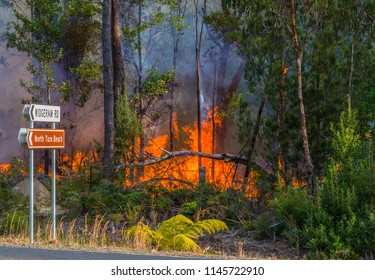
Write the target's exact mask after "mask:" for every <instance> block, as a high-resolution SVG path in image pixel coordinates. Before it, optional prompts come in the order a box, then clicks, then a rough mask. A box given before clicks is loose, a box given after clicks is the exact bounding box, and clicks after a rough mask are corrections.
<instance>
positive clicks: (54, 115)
mask: <svg viewBox="0 0 375 280" xmlns="http://www.w3.org/2000/svg"><path fill="white" fill-rule="evenodd" d="M23 114H24V116H25V117H26V118H27V119H28V120H29V121H31V122H60V106H50V105H39V104H31V105H25V106H24V107H23Z"/></svg>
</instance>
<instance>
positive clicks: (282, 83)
mask: <svg viewBox="0 0 375 280" xmlns="http://www.w3.org/2000/svg"><path fill="white" fill-rule="evenodd" d="M281 67H282V69H281V71H282V72H281V76H280V92H279V106H278V116H277V125H278V129H277V132H276V136H277V138H278V139H277V141H278V144H277V148H278V157H277V166H278V169H279V171H280V172H281V176H282V177H283V178H284V180H285V179H286V171H285V162H284V152H283V148H282V146H281V139H280V134H281V131H283V129H284V112H285V104H286V100H285V99H286V93H285V78H286V74H287V72H288V68H287V67H285V64H284V62H283V63H282V66H281Z"/></svg>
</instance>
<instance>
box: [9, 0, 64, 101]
mask: <svg viewBox="0 0 375 280" xmlns="http://www.w3.org/2000/svg"><path fill="white" fill-rule="evenodd" d="M15 7H17V6H15ZM26 8H27V9H28V10H29V11H30V14H31V15H32V16H28V15H26V14H24V13H23V12H22V11H20V10H18V9H17V8H14V9H13V12H14V15H15V18H16V20H15V21H14V22H12V24H11V29H10V32H7V34H6V36H7V47H8V48H17V49H18V50H19V51H20V52H24V53H26V54H28V55H31V56H32V57H33V58H34V59H35V60H37V61H38V62H39V64H38V65H36V64H35V63H29V65H28V71H29V72H30V73H31V74H33V75H34V76H36V77H39V78H40V79H41V80H42V81H43V83H41V84H36V83H33V82H31V83H29V84H28V83H26V82H24V81H21V86H23V87H25V88H26V90H27V91H28V92H29V93H30V94H31V95H32V99H33V100H39V101H42V102H45V103H47V102H50V98H51V96H50V94H51V93H52V92H56V90H57V85H56V83H55V80H54V77H53V71H52V68H51V64H52V63H55V62H58V61H59V60H60V59H61V58H62V53H63V52H62V49H61V48H60V49H58V48H57V42H58V41H59V40H60V38H61V27H62V24H61V23H62V21H61V17H60V14H61V12H62V6H61V4H60V3H58V2H56V1H54V0H35V1H33V2H32V3H31V2H30V1H27V2H26ZM32 9H33V10H32ZM27 14H29V13H27Z"/></svg>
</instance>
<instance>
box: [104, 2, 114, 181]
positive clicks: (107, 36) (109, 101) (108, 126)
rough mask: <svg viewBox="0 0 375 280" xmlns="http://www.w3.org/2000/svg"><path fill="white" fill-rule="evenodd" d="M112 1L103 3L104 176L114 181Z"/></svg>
mask: <svg viewBox="0 0 375 280" xmlns="http://www.w3.org/2000/svg"><path fill="white" fill-rule="evenodd" d="M111 10H112V9H111V0H104V1H103V18H102V19H103V20H102V40H103V42H102V43H103V76H104V175H105V177H106V178H107V179H109V180H111V179H113V175H114V170H113V166H114V158H115V157H114V132H115V130H114V125H115V124H114V111H113V108H114V107H113V104H114V94H113V80H112V74H113V61H112V38H111Z"/></svg>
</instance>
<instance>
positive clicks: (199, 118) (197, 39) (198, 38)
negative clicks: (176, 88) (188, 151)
mask: <svg viewBox="0 0 375 280" xmlns="http://www.w3.org/2000/svg"><path fill="white" fill-rule="evenodd" d="M206 4H207V0H204V8H203V12H204V14H205V12H206ZM194 6H195V64H196V80H197V93H196V98H197V124H198V152H200V153H201V152H202V116H201V90H200V80H201V70H200V51H201V45H202V33H203V21H202V23H201V27H200V30H198V1H196V0H195V1H194ZM198 32H199V34H198ZM201 166H202V158H201V157H200V156H198V170H200V167H201Z"/></svg>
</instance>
